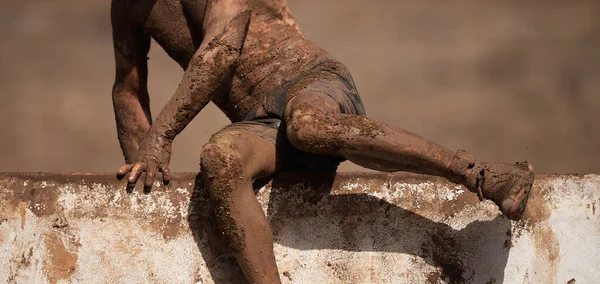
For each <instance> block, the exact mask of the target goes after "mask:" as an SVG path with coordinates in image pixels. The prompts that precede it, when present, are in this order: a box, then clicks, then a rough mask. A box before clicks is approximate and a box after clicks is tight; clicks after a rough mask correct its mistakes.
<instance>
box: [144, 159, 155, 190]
mask: <svg viewBox="0 0 600 284" xmlns="http://www.w3.org/2000/svg"><path fill="white" fill-rule="evenodd" d="M156 170H157V169H156V166H155V165H152V164H150V165H148V167H147V168H146V181H145V182H144V186H145V187H147V188H151V187H152V182H154V175H156Z"/></svg>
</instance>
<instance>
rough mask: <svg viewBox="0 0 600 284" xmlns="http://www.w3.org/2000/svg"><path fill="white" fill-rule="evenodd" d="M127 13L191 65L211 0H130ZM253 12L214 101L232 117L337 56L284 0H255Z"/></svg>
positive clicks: (122, 14)
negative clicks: (310, 34)
mask: <svg viewBox="0 0 600 284" xmlns="http://www.w3.org/2000/svg"><path fill="white" fill-rule="evenodd" d="M125 1H131V2H129V4H130V5H128V6H129V8H128V9H126V10H127V11H115V12H116V13H117V16H118V17H128V18H129V19H128V20H130V21H133V23H134V24H135V25H139V26H141V27H143V29H144V30H145V31H146V33H147V34H148V35H149V36H151V37H152V38H153V39H154V40H155V41H156V42H158V44H159V45H160V46H161V47H162V48H163V49H164V50H165V51H166V52H167V54H169V56H170V57H171V58H173V59H174V60H175V61H176V62H177V63H179V65H180V66H181V67H182V68H184V69H185V68H186V67H187V65H188V63H189V62H190V60H191V58H192V56H193V54H194V53H195V51H196V50H197V48H198V47H199V46H200V44H201V43H202V40H203V30H204V29H203V22H204V15H205V13H206V7H207V5H206V2H207V0H200V1H198V0H194V1H193V0H155V1H153V0H125ZM251 9H252V17H251V20H250V25H249V27H248V34H247V37H246V41H245V43H244V45H243V48H242V53H241V56H240V59H239V61H238V64H237V66H236V69H235V72H234V75H233V78H231V80H230V81H228V82H226V83H225V84H223V86H222V87H221V88H220V89H219V91H218V92H217V94H215V96H214V97H213V102H214V103H215V104H216V105H217V106H218V107H219V108H220V109H221V110H222V111H223V112H224V113H225V114H226V115H227V116H228V117H229V118H230V119H231V120H232V121H240V120H242V119H243V118H244V116H245V115H246V114H247V113H248V112H250V111H251V110H252V109H254V108H255V106H257V105H259V104H261V103H262V102H263V101H264V100H265V97H266V96H268V95H270V94H271V93H272V92H273V91H274V90H276V89H277V88H278V87H279V86H281V85H283V84H284V83H286V82H287V81H289V80H292V79H293V78H295V77H297V76H299V75H301V74H302V73H303V72H305V71H306V70H309V69H310V68H311V67H313V66H315V65H316V64H318V63H320V62H323V61H325V60H333V58H332V57H331V56H330V55H329V54H328V53H327V52H325V51H324V50H323V49H321V48H320V47H318V46H317V45H316V44H314V43H312V42H311V41H309V40H307V39H306V38H305V37H304V35H303V34H302V32H301V31H300V29H299V28H298V25H297V24H296V22H295V20H294V18H293V17H292V16H291V14H290V13H289V10H288V8H287V5H286V4H285V1H284V0H271V1H268V0H251Z"/></svg>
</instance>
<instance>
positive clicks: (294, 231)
mask: <svg viewBox="0 0 600 284" xmlns="http://www.w3.org/2000/svg"><path fill="white" fill-rule="evenodd" d="M334 177H335V174H330V175H328V176H326V177H323V176H320V177H315V178H314V179H312V178H311V179H310V180H307V179H306V178H304V179H303V180H294V178H293V176H290V175H286V174H280V175H278V176H276V177H275V178H274V179H273V182H272V190H271V194H270V199H269V205H268V213H267V215H268V217H269V219H270V225H271V228H272V230H273V234H274V239H275V242H276V243H278V244H280V245H283V246H286V247H291V248H294V249H299V250H314V249H337V250H345V251H351V252H361V251H369V252H396V253H403V254H409V255H412V256H415V257H418V258H421V259H422V260H424V261H425V262H426V263H428V264H430V265H432V266H435V267H438V268H439V270H438V271H439V272H437V273H436V272H432V273H430V274H429V275H428V276H427V278H428V279H429V281H430V282H431V283H437V280H438V279H443V280H445V281H447V282H449V283H503V280H504V269H505V267H506V263H507V260H508V252H509V248H510V243H511V230H510V221H508V220H507V219H506V218H504V217H502V216H499V217H497V218H496V219H494V220H491V221H475V222H471V223H469V224H468V225H467V226H466V227H465V228H463V229H461V230H454V229H453V228H452V227H450V226H448V225H446V224H444V223H440V222H435V221H432V220H430V219H428V218H425V217H423V216H421V215H419V214H415V213H413V212H410V211H408V210H405V209H403V208H401V207H399V206H396V205H394V204H391V203H389V202H386V201H385V200H382V199H379V198H376V197H373V196H370V195H367V194H347V195H330V190H331V188H332V185H333V180H334ZM298 183H304V184H305V185H306V186H302V187H294V188H293V189H292V187H291V185H294V184H298ZM261 185H262V184H257V186H256V188H260V187H261ZM292 190H293V191H292ZM298 190H300V191H301V192H298ZM299 196H300V198H301V200H298V197H299ZM208 204H209V200H208V195H207V192H206V191H205V190H204V188H203V187H202V186H201V181H200V179H199V177H197V178H196V184H195V187H194V192H193V195H192V199H191V202H190V208H189V215H188V216H189V217H188V221H189V225H190V228H191V230H192V233H193V235H194V239H195V241H196V243H197V245H198V248H199V249H200V251H201V253H202V256H203V258H204V260H205V261H206V263H207V266H208V269H209V271H210V273H211V276H212V278H213V280H214V281H215V282H216V283H244V282H243V280H241V279H243V278H244V277H243V274H242V272H241V270H240V268H239V267H238V265H237V263H236V260H235V258H234V256H233V254H232V253H231V252H230V250H229V248H228V246H227V245H226V244H225V242H224V240H223V239H222V238H219V237H218V236H220V232H219V230H218V229H217V228H216V226H215V225H214V224H216V223H215V221H216V220H215V218H214V216H213V214H206V211H208V210H212V209H211V208H210V206H207V205H208ZM201 216H211V217H201ZM202 218H209V219H202ZM328 266H329V264H328ZM331 269H336V266H335V265H332V266H331ZM339 269H340V270H344V268H339ZM398 269H400V268H398ZM280 272H281V271H280ZM341 272H342V273H344V272H343V271H341Z"/></svg>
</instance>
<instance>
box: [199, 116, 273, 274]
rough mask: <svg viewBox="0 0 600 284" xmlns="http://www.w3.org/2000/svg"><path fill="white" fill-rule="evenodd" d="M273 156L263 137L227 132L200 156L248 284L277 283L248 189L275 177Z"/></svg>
mask: <svg viewBox="0 0 600 284" xmlns="http://www.w3.org/2000/svg"><path fill="white" fill-rule="evenodd" d="M257 127H265V128H268V126H257ZM271 131H276V130H274V129H272V130H271ZM276 152H277V151H276V149H275V146H274V144H273V143H272V142H271V141H269V140H267V139H265V138H263V137H260V136H258V135H256V134H254V133H252V132H249V131H243V130H232V129H227V128H226V129H224V130H223V131H221V132H219V133H217V134H215V135H214V136H213V137H212V138H211V139H210V141H209V142H208V144H207V145H206V146H204V148H203V150H202V155H201V175H202V179H203V182H204V185H205V186H206V188H207V190H208V192H209V194H210V197H211V200H212V202H213V206H214V209H215V213H216V215H217V222H218V225H219V228H220V229H221V231H222V232H223V234H224V236H225V237H226V238H227V239H228V242H229V244H230V246H231V249H232V251H233V253H234V254H235V257H236V259H237V261H238V264H239V265H240V267H241V268H242V270H243V271H244V274H245V275H246V277H247V279H248V281H249V282H250V283H280V279H279V273H278V271H277V265H276V263H275V256H274V254H273V235H272V232H271V229H270V227H269V223H268V220H267V218H266V217H265V215H264V212H263V210H262V208H261V206H260V204H259V203H258V200H257V199H256V196H255V194H254V192H253V188H252V183H253V181H254V180H255V179H257V178H262V177H267V176H270V175H272V174H273V173H275V171H276V168H277V166H276V155H277V154H276Z"/></svg>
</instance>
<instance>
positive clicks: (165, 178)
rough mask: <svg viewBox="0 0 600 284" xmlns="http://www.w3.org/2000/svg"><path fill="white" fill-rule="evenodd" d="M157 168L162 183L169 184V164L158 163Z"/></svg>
mask: <svg viewBox="0 0 600 284" xmlns="http://www.w3.org/2000/svg"><path fill="white" fill-rule="evenodd" d="M158 168H159V169H160V171H161V172H162V174H163V183H164V184H169V182H170V181H171V171H170V170H169V166H167V165H160V166H159V167H158Z"/></svg>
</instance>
